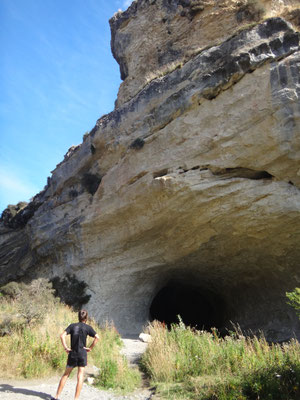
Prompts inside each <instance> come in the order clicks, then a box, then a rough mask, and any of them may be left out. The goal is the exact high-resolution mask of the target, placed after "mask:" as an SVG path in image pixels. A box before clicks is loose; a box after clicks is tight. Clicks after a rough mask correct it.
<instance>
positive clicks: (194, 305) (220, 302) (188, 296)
mask: <svg viewBox="0 0 300 400" xmlns="http://www.w3.org/2000/svg"><path fill="white" fill-rule="evenodd" d="M225 314H226V312H225V300H224V299H222V298H221V297H220V296H218V295H217V294H215V293H213V292H212V291H209V290H207V289H203V288H201V287H199V286H196V285H195V284H194V283H193V284H188V283H186V282H184V283H182V282H179V281H170V282H169V283H168V284H167V285H165V286H164V287H163V288H162V289H160V290H159V292H158V293H157V294H156V296H155V297H154V299H153V301H152V304H151V306H150V319H151V320H152V321H153V320H158V321H161V322H164V323H165V324H166V325H167V326H168V327H170V325H171V324H172V323H178V315H180V317H181V319H182V321H183V322H184V324H185V325H188V326H191V327H194V328H196V329H199V330H210V329H211V328H213V327H215V328H217V329H218V330H219V331H220V332H222V331H223V330H224V323H225Z"/></svg>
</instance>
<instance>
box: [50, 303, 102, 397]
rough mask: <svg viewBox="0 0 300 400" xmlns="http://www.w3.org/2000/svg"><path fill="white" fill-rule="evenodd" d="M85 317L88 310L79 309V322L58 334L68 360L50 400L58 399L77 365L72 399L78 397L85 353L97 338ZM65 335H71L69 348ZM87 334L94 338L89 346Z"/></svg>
mask: <svg viewBox="0 0 300 400" xmlns="http://www.w3.org/2000/svg"><path fill="white" fill-rule="evenodd" d="M87 319H88V312H87V311H86V310H80V311H79V312H78V320H79V322H77V323H75V324H71V325H69V326H68V327H67V329H65V330H64V331H63V333H62V334H61V335H60V339H61V342H62V345H63V347H64V349H65V351H66V352H67V353H68V361H67V367H66V369H65V372H64V374H63V376H62V377H61V379H60V381H59V384H58V388H57V392H56V396H55V397H51V400H58V398H59V395H60V394H61V392H62V390H63V388H64V386H65V383H66V381H67V379H68V377H69V375H70V373H71V372H72V370H73V368H75V367H78V372H77V385H76V391H75V397H74V400H77V399H79V395H80V392H81V388H82V385H83V379H84V369H85V367H86V365H87V353H88V352H90V351H91V350H92V348H93V347H94V346H95V344H96V343H97V342H98V340H99V336H98V334H97V333H96V332H95V331H94V329H93V328H92V327H91V326H90V325H88V324H87ZM67 335H71V348H69V347H68V346H67V344H66V336H67ZM87 336H91V337H93V338H94V340H93V342H92V344H91V346H90V347H86V338H87Z"/></svg>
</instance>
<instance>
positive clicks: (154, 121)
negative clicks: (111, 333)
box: [0, 0, 300, 341]
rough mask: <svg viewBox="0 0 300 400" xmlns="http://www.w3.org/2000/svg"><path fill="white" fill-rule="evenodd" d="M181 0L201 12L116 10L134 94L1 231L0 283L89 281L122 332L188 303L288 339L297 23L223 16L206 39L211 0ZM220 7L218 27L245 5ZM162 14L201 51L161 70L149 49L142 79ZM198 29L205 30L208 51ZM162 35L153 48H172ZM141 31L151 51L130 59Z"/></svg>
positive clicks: (298, 158)
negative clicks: (27, 212) (22, 218)
mask: <svg viewBox="0 0 300 400" xmlns="http://www.w3.org/2000/svg"><path fill="white" fill-rule="evenodd" d="M179 3H180V4H181V3H182V4H181V7H183V9H186V11H187V8H188V7H189V8H188V10H190V11H191V4H192V3H193V2H180V1H170V2H166V1H144V0H139V1H137V2H135V3H133V5H132V6H131V7H130V8H129V10H128V11H127V12H125V13H123V14H117V15H116V16H115V17H114V20H113V22H112V23H111V24H112V25H113V26H112V31H113V32H112V33H113V46H114V43H116V41H119V42H120V43H122V40H123V42H124V43H123V46H124V54H125V55H124V57H125V58H123V59H122V57H121V56H120V54H121V53H118V54H119V56H117V57H116V58H117V59H118V57H119V62H120V64H121V72H122V74H123V75H124V74H125V75H126V74H127V76H126V79H125V81H124V84H125V83H126V80H128V79H130V80H129V81H128V86H127V88H129V87H131V88H133V89H132V90H131V89H130V90H129V89H128V90H129V91H130V95H128V96H127V95H126V96H125V97H123V98H122V99H121V97H119V100H118V103H117V106H116V108H115V110H114V111H113V112H112V113H110V114H108V115H105V116H103V117H102V118H100V119H99V120H98V121H97V124H96V126H95V128H94V129H93V130H92V132H91V133H90V134H89V135H88V136H87V137H86V138H85V140H84V142H83V143H82V144H81V145H80V146H77V147H74V148H71V149H70V151H69V152H68V154H67V157H65V160H64V161H63V162H62V163H60V164H59V165H58V166H57V168H56V169H55V170H54V171H53V174H52V177H51V179H50V180H49V182H48V185H47V187H46V188H45V191H44V192H43V193H42V194H41V195H40V196H39V198H38V203H39V206H38V207H37V208H36V209H35V211H34V214H33V216H32V217H31V218H30V219H29V220H28V221H27V223H26V225H25V226H22V227H18V228H13V227H7V226H6V227H2V228H1V229H2V231H1V232H0V233H1V241H2V249H4V250H3V251H1V253H0V261H1V279H2V282H5V281H7V280H8V279H9V280H11V279H12V276H13V275H14V276H16V277H19V278H20V277H21V276H26V277H27V278H30V277H34V276H36V275H39V276H40V275H42V276H47V277H49V278H53V277H55V276H59V277H64V276H65V275H66V274H71V275H73V274H74V275H75V276H76V277H77V278H78V279H79V280H82V281H84V282H86V283H87V285H88V294H89V295H91V299H90V301H89V303H88V305H87V308H88V310H89V311H90V312H91V314H92V315H93V316H94V317H95V318H96V319H97V320H98V321H99V322H102V321H104V320H105V319H108V320H113V321H114V323H115V325H116V327H117V328H118V329H119V330H120V331H121V333H123V334H134V333H139V332H140V330H141V329H142V327H143V325H145V324H146V322H147V321H148V320H149V319H151V318H158V319H160V320H163V321H165V322H166V323H169V322H172V321H174V319H176V315H177V314H181V315H182V317H183V320H185V321H186V322H187V323H192V324H193V325H197V326H198V327H199V328H202V327H204V328H210V327H211V326H217V327H218V328H219V329H220V330H221V331H223V332H225V330H226V328H231V321H232V322H234V323H239V324H240V326H241V327H242V328H243V329H245V330H251V331H253V332H256V331H257V330H264V332H265V334H266V336H267V338H268V339H269V340H279V341H280V340H287V339H288V338H290V337H291V336H292V335H293V334H294V333H295V334H296V335H299V334H300V326H299V322H298V321H297V318H296V316H295V314H294V312H293V310H292V309H291V308H289V307H288V306H287V305H286V303H285V292H286V291H288V290H292V289H293V288H294V287H296V286H299V284H300V271H299V260H300V245H299V243H300V132H299V127H300V103H299V95H300V47H299V32H298V31H297V30H296V28H295V26H292V25H290V24H289V23H288V22H287V21H285V20H284V19H282V18H280V17H278V16H277V17H273V18H268V19H266V20H263V21H261V20H260V18H262V17H261V16H260V17H259V21H256V20H255V19H254V20H253V21H252V23H253V25H251V26H248V27H245V26H244V25H243V24H242V25H241V26H240V25H239V24H238V22H237V23H236V25H235V26H236V29H235V30H234V31H232V30H230V29H228V30H227V31H226V32H225V31H224V30H223V29H221V28H220V26H218V22H217V21H218V20H217V21H216V26H215V28H214V30H215V36H213V35H212V36H210V34H209V32H211V31H210V30H209V31H208V32H206V35H204V33H203V32H202V31H201V29H203V30H204V31H205V25H204V26H203V25H201V27H200V26H198V25H197V24H198V22H197V21H198V19H197V18H198V17H197V16H198V14H199V13H200V15H202V13H204V12H207V13H208V14H207V15H206V14H203V15H206V18H207V20H206V19H205V21H206V22H207V24H208V25H209V26H210V28H209V29H212V27H213V23H214V18H212V17H211V14H210V13H209V10H212V8H211V7H212V5H211V3H212V2H209V1H207V2H201V3H203V4H202V5H203V6H204V9H203V10H200V9H199V10H198V11H197V12H195V15H194V16H193V15H192V16H190V17H186V16H178V15H177V14H176V15H175V14H174V13H175V11H174V12H173V11H172V10H173V8H174V7H175V5H176V10H177V9H178V8H180V7H179V5H180V4H179ZM183 3H184V4H186V7H184V6H183ZM188 3H189V5H188ZM196 3H197V4H198V3H199V4H198V6H199V7H202V5H200V2H194V3H193V4H194V6H195V7H196ZM204 3H205V4H204ZM215 3H218V5H219V6H220V7H219V14H220V18H221V16H222V10H223V12H224V25H226V22H225V21H227V20H228V18H229V16H231V17H232V18H233V15H234V16H235V18H237V17H236V12H237V9H236V2H234V1H232V2H230V1H227V2H222V1H220V2H215ZM225 3H226V4H225ZM265 3H266V4H267V3H268V2H267V1H266V2H265ZM277 3H278V4H277ZM279 3H280V4H281V5H283V6H285V7H287V6H288V5H289V6H292V4H293V2H273V6H274V7H275V5H276V4H277V6H278V7H279ZM222 4H223V5H224V7H223V6H222ZM225 5H226V7H225ZM169 6H170V7H171V8H169ZM173 6H174V7H173ZM206 6H207V7H208V8H207V10H206V8H205V7H206ZM152 7H158V8H157V9H158V10H159V12H160V15H159V16H158V17H157V18H158V19H157V18H153V19H151V18H149V15H150V14H149V13H151V12H152V11H151V10H152ZM172 7H173V8H172ZM174 9H175V8H174ZM230 9H232V13H231V11H230V12H229V11H228V10H230ZM205 10H206V11H205ZM274 10H275V8H274ZM274 10H273V11H274ZM190 11H189V13H190ZM240 11H241V10H240ZM277 11H278V10H277ZM284 11H285V12H287V9H286V8H285V9H284ZM210 12H212V11H210ZM274 12H275V11H274ZM176 13H177V11H176ZM228 13H229V14H228ZM163 15H167V16H168V18H170V20H171V21H172V29H173V32H174V33H173V34H174V35H175V32H176V26H177V25H176V24H179V25H178V27H177V33H176V35H177V34H178V36H172V34H170V35H169V36H170V39H168V40H171V38H173V39H172V40H171V43H172V48H175V47H176V48H177V47H178V49H181V50H182V54H184V55H186V51H187V49H188V48H189V47H190V48H191V50H192V52H191V53H190V54H189V56H188V57H187V58H183V59H181V61H180V62H181V64H180V65H179V66H177V67H176V68H175V69H173V70H172V69H171V70H169V71H166V72H165V73H164V74H157V71H156V64H155V62H154V61H153V63H152V61H151V60H152V59H151V60H150V61H149V63H148V64H147V68H149V70H150V71H152V72H153V74H154V78H153V79H151V81H150V82H148V83H146V84H145V82H142V81H141V76H142V75H143V73H142V72H141V71H140V72H139V71H138V69H139V68H140V61H139V60H140V59H141V60H142V59H143V60H144V61H145V59H144V58H143V57H144V56H146V55H147V54H149V57H150V58H151V57H152V56H153V60H154V59H155V57H154V54H153V53H151V51H150V48H148V47H147V45H146V44H147V43H148V42H147V41H148V40H149V35H150V33H149V32H150V31H151V29H152V30H153V31H155V32H158V31H161V32H163V29H165V26H166V24H167V21H165V22H164V21H161V18H164V17H163ZM174 15H175V16H174ZM231 17H230V18H231ZM181 18H186V22H184V23H182V19H181ZM199 18H200V17H199ZM201 18H202V17H201ZM203 18H204V17H203ZM257 18H258V17H257ZM145 20H147V27H148V28H147V29H148V30H147V31H145V35H144V36H141V35H140V37H139V39H134V38H135V35H136V34H137V33H136V27H137V26H139V28H140V29H141V30H143V29H144V28H143V27H145ZM187 21H188V22H187ZM203 21H204V20H203ZM232 21H233V19H232ZM240 24H241V23H240ZM228 26H230V24H229V25H228ZM239 26H240V29H238V27H239ZM162 27H164V28H162ZM130 29H132V30H130ZM125 30H126V32H127V33H128V34H129V33H130V34H131V36H130V40H129V39H128V41H127V42H126V40H125V38H123V39H122V40H121V38H122V37H123V36H122V35H124V32H125ZM191 31H193V32H194V31H195V32H194V36H192V35H191V33H190V32H191ZM198 31H199V32H198ZM197 32H198V34H199V35H198V36H199V38H201V40H202V38H203V37H207V38H209V40H210V41H208V42H207V43H206V44H205V43H204V42H203V43H202V42H201V45H199V49H198V50H199V51H198V50H197V48H196V47H193V46H194V44H195V43H196V38H197ZM218 32H219V35H217V33H218ZM165 35H166V34H165V33H161V34H160V35H158V36H157V39H156V40H155V43H156V45H159V44H160V39H161V46H162V48H163V49H164V50H163V51H164V53H165V54H166V56H165V57H166V58H168V57H171V59H172V57H173V56H172V52H170V53H168V51H169V50H168V48H167V47H164V46H165V44H166V43H167V42H165ZM117 38H118V39H117ZM143 40H144V42H145V43H146V42H147V43H146V44H144V47H145V49H148V50H147V51H145V52H144V53H143V52H141V53H139V54H137V55H136V57H137V58H136V60H137V61H136V64H135V63H134V58H132V60H131V61H132V64H130V62H129V61H128V60H129V58H130V57H129V56H128V54H129V53H130V54H134V50H133V49H134V48H135V49H136V50H135V51H136V52H137V51H138V49H139V51H140V49H141V47H143V46H142V45H141V43H143ZM189 40H191V46H189ZM199 40H200V39H199ZM132 46H133V47H132ZM144 47H143V48H144ZM130 49H131V50H130ZM195 49H196V51H195V52H194V50H195ZM114 51H115V53H116V52H117V51H119V50H116V49H115V50H114ZM141 51H142V50H141ZM126 52H129V53H126ZM126 54H127V55H126ZM143 54H144V55H143ZM115 55H116V54H115ZM128 57H129V58H128ZM131 57H133V56H131ZM139 57H141V58H139ZM124 60H125V61H124ZM182 60H183V61H182ZM156 61H157V58H156ZM173 61H174V60H173ZM124 62H125V63H127V64H126V65H127V67H126V68H127V70H126V68H125V67H124V65H125V64H122V63H124ZM134 68H135V69H134ZM122 69H123V70H122ZM125 70H126V71H125ZM124 71H125V72H124ZM125 75H124V76H123V77H124V78H125ZM126 85H127V83H126ZM122 90H123V89H122ZM126 90H127V89H126ZM128 93H129V92H128ZM122 96H123V95H122ZM2 225H3V224H2ZM22 238H23V239H24V240H22ZM16 240H18V243H19V244H18V245H17V246H16V245H15V243H16V242H15V241H16ZM25 245H26V246H27V247H26V249H25ZM16 248H18V249H19V250H18V253H16V254H17V255H13V254H14V253H13V252H14V251H15V252H16V250H15V249H16ZM21 249H23V250H21ZM21 251H23V253H24V254H22V252H21ZM10 254H11V255H10Z"/></svg>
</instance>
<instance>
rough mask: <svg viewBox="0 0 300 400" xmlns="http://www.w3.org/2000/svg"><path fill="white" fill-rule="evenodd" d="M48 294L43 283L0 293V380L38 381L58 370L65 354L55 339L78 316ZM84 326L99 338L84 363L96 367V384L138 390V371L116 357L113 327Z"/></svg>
mask: <svg viewBox="0 0 300 400" xmlns="http://www.w3.org/2000/svg"><path fill="white" fill-rule="evenodd" d="M53 292H54V290H53V289H52V285H51V284H50V283H49V282H48V281H46V280H45V279H37V280H34V281H32V282H31V283H30V284H24V283H16V282H10V283H9V284H8V285H6V286H4V287H2V288H1V289H0V306H1V311H0V336H1V338H0V371H1V372H0V376H1V378H20V377H24V378H41V377H46V376H50V375H53V374H61V373H62V372H63V371H64V369H65V367H66V361H67V354H66V352H65V351H64V349H63V347H62V345H61V342H60V338H59V335H60V333H61V332H63V330H64V329H65V328H66V327H67V326H68V325H69V324H71V323H73V322H77V321H78V317H77V313H76V312H74V311H73V310H72V309H71V308H70V307H68V306H66V305H65V304H63V303H61V302H59V300H58V299H57V298H56V297H54V294H53ZM88 323H89V324H90V325H92V326H93V328H94V329H95V330H96V332H97V333H98V335H99V337H100V340H99V342H98V343H97V346H95V347H94V349H93V350H92V351H91V352H90V353H89V354H88V364H89V365H94V366H96V367H97V368H98V369H99V375H98V377H97V378H96V384H97V386H100V387H102V388H113V389H116V390H121V391H131V390H133V389H134V388H135V387H137V386H139V384H140V373H139V372H138V371H137V370H136V369H132V368H130V367H129V365H128V362H127V360H126V359H125V358H124V356H122V355H121V354H120V349H121V347H122V341H121V338H120V335H119V334H118V332H117V331H116V329H115V328H114V327H113V326H112V325H110V324H106V325H105V326H103V327H100V326H98V325H97V324H96V323H95V322H94V321H93V320H89V321H88ZM67 340H70V338H69V337H67ZM91 341H92V339H91V338H89V341H88V345H89V344H90V342H91Z"/></svg>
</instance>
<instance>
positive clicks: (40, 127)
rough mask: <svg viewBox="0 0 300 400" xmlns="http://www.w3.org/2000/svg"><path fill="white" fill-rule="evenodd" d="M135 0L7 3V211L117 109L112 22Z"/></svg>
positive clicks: (0, 24) (1, 141)
mask: <svg viewBox="0 0 300 400" xmlns="http://www.w3.org/2000/svg"><path fill="white" fill-rule="evenodd" d="M131 2H132V1H130V0H110V1H107V0H0V50H1V60H0V213H1V212H2V211H3V210H4V208H5V207H6V206H7V205H8V204H16V203H17V202H19V201H28V200H29V199H30V197H32V196H34V195H35V194H36V193H38V192H39V191H40V190H42V189H43V187H44V186H45V184H46V181H47V177H48V176H50V174H51V173H50V171H51V170H53V169H54V168H55V166H56V164H58V163H59V162H60V161H61V160H62V159H63V156H64V154H65V153H66V152H67V150H68V148H69V147H70V146H72V145H73V144H79V143H81V142H82V136H83V134H84V133H85V132H86V131H88V130H91V129H92V128H93V126H94V125H95V123H96V120H97V119H98V118H100V117H101V115H103V114H105V113H108V112H110V111H112V110H113V108H114V101H115V99H116V96H117V91H118V87H119V85H120V82H121V81H120V73H119V66H118V64H117V62H116V61H115V60H114V59H113V57H112V55H111V50H110V29H109V24H108V20H109V18H110V17H112V16H113V14H114V13H115V12H116V11H117V10H118V9H122V10H125V9H126V8H127V7H128V6H129V5H130V4H131Z"/></svg>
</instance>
